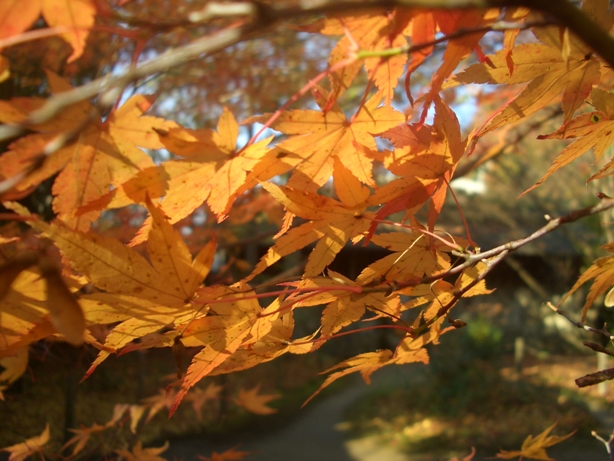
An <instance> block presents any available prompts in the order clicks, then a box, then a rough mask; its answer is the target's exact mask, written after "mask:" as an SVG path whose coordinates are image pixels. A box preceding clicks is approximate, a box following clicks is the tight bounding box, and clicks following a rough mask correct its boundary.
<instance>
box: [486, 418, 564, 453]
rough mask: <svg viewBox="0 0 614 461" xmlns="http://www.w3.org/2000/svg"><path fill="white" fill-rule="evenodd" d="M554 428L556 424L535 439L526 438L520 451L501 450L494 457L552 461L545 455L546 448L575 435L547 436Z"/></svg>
mask: <svg viewBox="0 0 614 461" xmlns="http://www.w3.org/2000/svg"><path fill="white" fill-rule="evenodd" d="M554 426H556V423H554V424H553V425H552V426H550V427H549V428H547V429H546V430H545V431H544V432H542V433H540V434H539V435H537V436H536V437H533V436H532V435H529V436H527V438H526V439H525V440H524V442H522V447H521V448H520V450H516V451H506V450H501V452H500V453H497V455H496V457H497V458H503V459H512V458H516V457H517V456H519V457H520V459H522V458H529V459H539V460H542V461H554V460H553V458H550V457H549V456H548V454H547V453H546V448H548V447H551V446H553V445H556V444H557V443H561V442H562V441H563V440H566V439H568V438H569V437H571V436H572V435H574V434H575V433H576V431H573V432H571V433H569V434H567V435H564V436H562V437H561V436H556V435H550V436H549V435H548V434H549V433H550V431H551V430H552V429H554Z"/></svg>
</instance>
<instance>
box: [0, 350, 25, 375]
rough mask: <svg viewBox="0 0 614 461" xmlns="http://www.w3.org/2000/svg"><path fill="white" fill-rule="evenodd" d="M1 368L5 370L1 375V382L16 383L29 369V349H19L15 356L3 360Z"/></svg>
mask: <svg viewBox="0 0 614 461" xmlns="http://www.w3.org/2000/svg"><path fill="white" fill-rule="evenodd" d="M0 366H2V367H3V368H4V371H3V372H2V373H0V381H6V382H8V384H10V383H13V382H15V381H16V380H17V379H19V377H20V376H21V375H23V374H24V373H25V372H26V370H27V369H28V348H27V347H22V348H20V349H17V351H16V352H15V355H12V356H8V357H4V358H1V359H0Z"/></svg>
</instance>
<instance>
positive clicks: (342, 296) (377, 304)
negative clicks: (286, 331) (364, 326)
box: [286, 269, 401, 347]
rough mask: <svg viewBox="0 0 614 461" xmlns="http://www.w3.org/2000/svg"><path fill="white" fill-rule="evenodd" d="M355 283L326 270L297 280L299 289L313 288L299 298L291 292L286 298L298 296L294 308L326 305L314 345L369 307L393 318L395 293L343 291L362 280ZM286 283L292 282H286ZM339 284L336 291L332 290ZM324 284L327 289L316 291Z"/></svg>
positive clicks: (397, 306) (396, 304)
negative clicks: (326, 274) (306, 296)
mask: <svg viewBox="0 0 614 461" xmlns="http://www.w3.org/2000/svg"><path fill="white" fill-rule="evenodd" d="M362 282H363V281H362V280H359V279H357V280H356V282H354V281H352V280H350V279H348V278H347V277H344V276H343V275H342V274H339V273H337V272H334V271H331V270H330V269H329V270H328V277H316V278H308V279H304V280H302V281H300V282H299V283H297V284H296V286H297V287H298V288H300V289H305V288H310V289H313V292H314V294H312V293H310V294H309V297H308V298H306V299H304V300H300V295H292V296H289V297H288V300H289V301H290V300H294V299H295V297H296V298H297V299H299V300H298V301H297V302H295V304H294V307H295V308H298V307H305V306H317V305H321V304H326V307H325V308H324V311H323V312H322V321H321V323H322V328H321V330H320V337H319V338H318V341H317V343H316V344H317V347H320V346H322V345H323V344H324V342H325V340H326V339H327V338H329V337H330V336H332V335H333V334H334V333H336V332H337V331H339V330H340V329H341V328H343V327H345V326H347V325H350V324H351V323H354V322H357V321H358V320H360V319H361V318H362V316H363V315H364V313H365V311H366V310H367V309H368V310H370V311H372V312H374V313H375V314H376V317H375V318H377V317H381V316H383V317H386V316H388V317H396V316H397V315H398V314H399V312H400V308H401V303H400V300H399V297H398V296H397V295H395V294H392V295H389V296H387V295H386V294H385V293H382V292H368V293H357V292H355V291H348V290H343V288H344V287H359V286H361V285H362V284H363V283H362ZM286 285H287V286H292V285H293V284H291V283H288V284H286ZM335 286H338V287H339V290H338V291H337V290H334V287H335ZM320 287H326V291H322V292H320V293H318V288H320Z"/></svg>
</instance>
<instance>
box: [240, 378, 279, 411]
mask: <svg viewBox="0 0 614 461" xmlns="http://www.w3.org/2000/svg"><path fill="white" fill-rule="evenodd" d="M279 398H281V395H280V394H260V385H257V386H256V387H253V388H251V389H241V390H240V391H239V395H237V398H236V399H234V402H235V403H236V404H237V405H239V406H240V407H243V408H245V409H246V410H247V411H249V412H252V413H256V414H257V415H270V414H272V413H277V410H276V409H274V408H271V407H268V406H267V405H266V404H267V403H268V402H270V401H271V400H276V399H279Z"/></svg>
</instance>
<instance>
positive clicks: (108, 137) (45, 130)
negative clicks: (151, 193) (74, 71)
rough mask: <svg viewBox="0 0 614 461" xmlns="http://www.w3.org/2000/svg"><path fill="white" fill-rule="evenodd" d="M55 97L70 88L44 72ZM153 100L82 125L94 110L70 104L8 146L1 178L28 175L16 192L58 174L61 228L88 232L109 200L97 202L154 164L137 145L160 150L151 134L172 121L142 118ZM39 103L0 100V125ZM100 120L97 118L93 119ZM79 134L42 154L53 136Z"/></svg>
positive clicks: (137, 99) (0, 160)
mask: <svg viewBox="0 0 614 461" xmlns="http://www.w3.org/2000/svg"><path fill="white" fill-rule="evenodd" d="M47 79H48V81H49V84H50V86H51V89H52V91H53V92H54V93H61V92H63V91H66V90H68V89H70V88H71V87H70V85H69V84H68V83H67V82H66V81H65V80H63V79H61V78H60V77H58V76H57V75H55V74H53V73H51V72H47ZM153 100H154V98H153V97H152V96H144V95H136V96H133V97H132V98H130V99H129V100H128V101H126V102H125V103H124V104H123V105H122V106H121V107H120V108H119V109H117V110H116V111H115V112H113V113H112V114H111V115H110V116H109V117H108V118H107V119H106V120H105V121H104V122H103V121H101V120H100V118H98V120H92V121H91V122H89V123H87V125H86V126H83V127H82V126H81V125H82V124H83V123H84V121H87V120H88V119H89V118H90V117H91V116H92V115H93V114H97V111H96V109H95V108H94V106H93V105H92V104H90V103H89V102H87V101H82V102H80V103H77V104H75V105H72V106H70V107H68V108H67V109H65V110H64V111H62V112H61V114H60V115H59V116H58V117H56V118H54V119H53V120H52V121H50V122H48V123H46V124H43V125H38V126H34V127H32V128H33V129H34V130H35V131H38V132H39V133H36V134H32V135H28V136H24V137H22V138H20V139H19V140H17V141H15V142H13V143H12V144H11V145H10V146H9V148H10V150H9V151H8V152H6V153H5V154H3V155H2V156H1V157H0V174H1V175H3V176H4V177H5V178H11V177H15V176H17V175H20V174H24V172H27V171H30V170H31V169H32V168H33V167H34V166H35V165H37V164H38V163H40V162H41V160H43V162H42V164H41V165H40V166H37V167H35V168H34V169H33V170H32V171H31V172H30V173H29V174H28V175H27V176H26V177H25V179H24V180H22V181H20V182H19V183H18V184H17V186H16V189H17V190H19V191H22V190H27V189H28V188H30V187H32V186H35V185H38V184H39V183H40V182H42V181H43V180H45V179H47V178H48V177H50V176H52V175H54V174H56V173H57V172H58V171H60V170H62V171H61V173H60V174H59V175H58V177H57V178H56V179H55V182H54V185H53V190H52V192H53V194H54V196H55V199H54V202H53V208H54V211H55V212H56V213H57V214H58V217H59V218H60V219H62V220H63V221H64V222H65V223H66V224H68V225H70V226H71V227H74V228H75V229H77V230H82V231H87V230H88V229H89V227H90V224H91V222H92V221H93V220H95V219H97V218H98V216H99V215H100V210H102V209H104V208H105V206H106V205H107V204H108V201H103V202H102V203H97V202H98V201H100V199H101V198H102V197H104V196H106V195H107V194H108V192H109V188H110V187H111V186H115V187H117V186H119V185H121V184H123V183H125V182H127V181H128V179H130V178H132V177H133V176H134V175H135V174H137V173H138V172H139V171H141V170H143V169H145V168H148V167H152V166H153V165H154V163H153V160H152V159H151V157H149V155H147V154H146V153H145V152H143V151H142V150H141V149H139V148H138V147H137V146H140V147H143V148H148V149H161V148H163V147H164V145H163V144H162V143H161V142H160V141H159V139H158V135H157V134H156V133H155V131H154V129H169V128H171V127H174V126H176V124H175V123H174V122H169V121H165V120H163V119H160V118H156V117H143V113H144V112H145V111H147V110H148V109H149V107H150V106H151V105H152V103H153ZM43 102H44V99H41V98H16V99H12V100H10V101H0V121H2V122H5V123H12V122H19V121H21V120H23V118H24V117H25V116H27V114H28V113H29V112H30V111H31V110H32V109H36V108H38V107H40V106H41V105H42V104H43ZM98 117H99V116H98ZM75 130H76V131H78V132H79V136H78V138H77V139H76V140H75V141H74V142H72V143H68V144H66V145H64V146H63V147H61V148H60V149H58V150H57V151H55V152H53V153H52V154H50V155H49V156H48V157H45V156H44V155H42V153H43V152H44V149H45V146H46V145H47V144H48V143H49V142H50V141H52V140H53V139H55V138H56V137H57V136H60V135H63V134H65V133H66V132H72V131H75ZM90 202H95V203H97V206H96V207H91V208H90V209H89V210H88V212H87V213H85V214H83V213H81V214H77V213H76V211H77V210H78V209H79V208H81V207H82V206H84V205H86V204H90Z"/></svg>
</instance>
